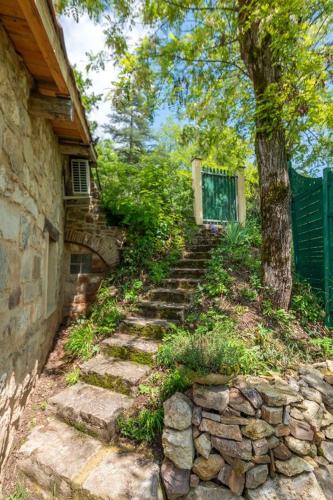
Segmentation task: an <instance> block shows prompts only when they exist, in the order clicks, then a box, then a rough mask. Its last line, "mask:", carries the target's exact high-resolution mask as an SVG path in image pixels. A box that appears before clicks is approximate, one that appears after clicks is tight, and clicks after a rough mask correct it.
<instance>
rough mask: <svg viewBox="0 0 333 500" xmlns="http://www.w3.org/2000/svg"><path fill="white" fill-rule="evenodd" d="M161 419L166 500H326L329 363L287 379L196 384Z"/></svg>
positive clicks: (329, 490)
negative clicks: (162, 419) (225, 383)
mask: <svg viewBox="0 0 333 500" xmlns="http://www.w3.org/2000/svg"><path fill="white" fill-rule="evenodd" d="M164 415H165V416H164V426H165V427H164V431H163V437H162V442H163V450H164V456H165V458H164V461H163V464H162V467H161V476H162V480H163V484H164V487H165V490H166V494H167V497H168V498H169V499H177V498H184V499H188V500H190V499H198V500H199V499H200V500H206V499H207V500H212V499H230V500H231V499H236V498H244V497H245V498H247V499H249V500H264V499H265V500H266V499H270V500H277V499H282V498H285V499H288V500H289V499H295V500H296V499H302V500H310V499H314V498H315V499H316V500H325V499H330V498H332V494H333V361H327V362H325V363H318V364H316V365H314V366H303V367H301V368H300V369H299V371H298V373H297V374H294V376H289V377H287V378H286V379H282V378H279V377H275V378H273V377H270V378H268V377H236V378H235V379H233V380H232V381H231V382H230V383H229V384H228V385H209V386H208V385H201V384H195V385H194V386H193V388H192V389H191V390H190V391H188V393H187V394H186V395H185V394H181V393H176V394H174V395H173V396H172V397H171V398H170V399H169V400H167V401H166V402H165V404H164Z"/></svg>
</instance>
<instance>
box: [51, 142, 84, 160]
mask: <svg viewBox="0 0 333 500" xmlns="http://www.w3.org/2000/svg"><path fill="white" fill-rule="evenodd" d="M59 146H60V151H61V152H62V154H63V155H68V156H77V157H78V158H90V156H91V151H90V146H86V145H84V144H77V143H75V142H60V143H59Z"/></svg>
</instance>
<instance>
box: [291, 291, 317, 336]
mask: <svg viewBox="0 0 333 500" xmlns="http://www.w3.org/2000/svg"><path fill="white" fill-rule="evenodd" d="M291 308H292V310H293V311H294V312H295V314H296V316H297V318H298V320H299V321H300V323H301V325H303V326H306V325H307V324H308V323H316V322H318V321H322V320H323V318H324V315H325V313H324V311H323V300H322V297H320V296H319V295H318V294H315V293H314V292H313V290H312V289H311V286H310V285H309V284H308V283H305V282H295V283H294V290H293V295H292V299H291Z"/></svg>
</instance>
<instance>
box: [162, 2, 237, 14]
mask: <svg viewBox="0 0 333 500" xmlns="http://www.w3.org/2000/svg"><path fill="white" fill-rule="evenodd" d="M163 2H164V3H167V4H168V5H171V6H172V7H177V8H178V9H182V10H191V11H205V12H215V11H216V10H224V11H228V12H237V9H236V7H191V6H186V5H182V4H181V3H178V2H174V1H173V0H163Z"/></svg>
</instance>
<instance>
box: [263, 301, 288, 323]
mask: <svg viewBox="0 0 333 500" xmlns="http://www.w3.org/2000/svg"><path fill="white" fill-rule="evenodd" d="M262 312H263V314H264V315H265V316H267V317H268V318H270V319H272V320H274V321H276V322H277V323H278V324H279V325H280V326H284V327H289V326H290V324H291V323H292V322H293V321H295V315H294V314H293V312H292V311H289V312H288V311H285V310H284V309H275V308H274V307H273V305H272V303H271V302H270V300H268V299H266V300H263V301H262Z"/></svg>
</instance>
